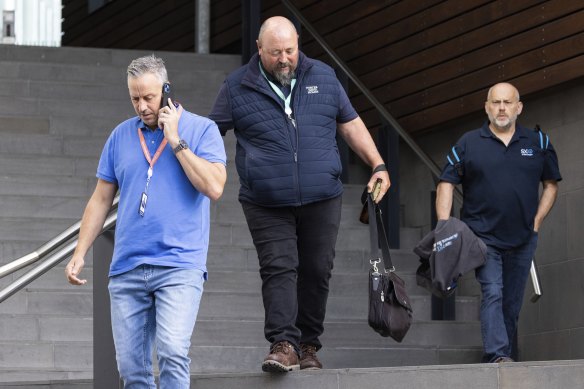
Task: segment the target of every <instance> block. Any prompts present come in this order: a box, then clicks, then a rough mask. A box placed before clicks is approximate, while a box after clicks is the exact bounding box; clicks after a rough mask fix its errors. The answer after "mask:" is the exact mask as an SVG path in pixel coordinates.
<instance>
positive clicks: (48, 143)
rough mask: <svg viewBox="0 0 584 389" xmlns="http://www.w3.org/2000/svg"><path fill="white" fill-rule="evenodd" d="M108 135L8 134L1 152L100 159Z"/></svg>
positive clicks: (0, 149)
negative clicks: (65, 136) (64, 136)
mask: <svg viewBox="0 0 584 389" xmlns="http://www.w3.org/2000/svg"><path fill="white" fill-rule="evenodd" d="M106 140H107V137H105V136H99V137H97V136H95V137H72V136H68V137H67V138H63V136H62V135H52V134H51V135H49V134H46V135H45V134H12V133H10V134H8V135H7V136H6V141H3V142H2V144H1V145H0V153H8V154H10V153H18V154H21V155H27V154H31V155H55V156H72V157H84V158H94V159H99V156H100V155H101V151H102V149H103V145H104V144H105V141H106Z"/></svg>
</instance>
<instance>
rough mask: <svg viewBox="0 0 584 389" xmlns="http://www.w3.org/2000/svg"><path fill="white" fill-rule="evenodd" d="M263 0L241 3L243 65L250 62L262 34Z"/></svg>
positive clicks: (243, 0) (246, 0) (243, 1)
mask: <svg viewBox="0 0 584 389" xmlns="http://www.w3.org/2000/svg"><path fill="white" fill-rule="evenodd" d="M261 13H262V2H261V0H242V1H241V64H242V65H245V64H247V63H248V62H249V60H250V59H251V57H252V56H253V54H254V53H255V52H256V44H255V41H256V39H257V37H258V33H259V32H260V18H261Z"/></svg>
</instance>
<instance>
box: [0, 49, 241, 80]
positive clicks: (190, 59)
mask: <svg viewBox="0 0 584 389" xmlns="http://www.w3.org/2000/svg"><path fill="white" fill-rule="evenodd" d="M150 54H153V52H152V51H144V50H119V49H95V48H81V47H43V46H14V45H0V58H2V61H6V62H9V61H10V62H20V63H41V64H60V65H65V66H76V65H84V66H91V67H94V68H104V67H105V68H113V69H120V70H121V71H122V72H123V74H125V70H126V67H127V66H128V65H129V64H130V62H131V61H132V60H133V59H135V58H138V57H142V56H145V55H150ZM154 54H155V55H157V56H160V57H161V58H162V59H164V61H165V64H166V66H167V67H168V68H169V69H176V70H177V71H178V70H181V71H185V72H189V71H193V70H197V69H213V70H216V71H223V72H230V71H232V70H234V69H236V68H237V67H239V66H240V65H241V57H240V56H238V55H224V54H195V53H182V52H170V51H162V52H154ZM51 74H52V73H48V74H47V77H49V76H50V75H51Z"/></svg>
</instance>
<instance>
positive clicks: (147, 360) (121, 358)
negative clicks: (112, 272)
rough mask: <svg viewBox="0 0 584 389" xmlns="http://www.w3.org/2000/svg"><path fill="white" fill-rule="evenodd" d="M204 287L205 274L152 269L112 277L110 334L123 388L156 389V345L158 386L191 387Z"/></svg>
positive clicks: (145, 268)
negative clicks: (193, 347)
mask: <svg viewBox="0 0 584 389" xmlns="http://www.w3.org/2000/svg"><path fill="white" fill-rule="evenodd" d="M203 283H204V272H203V271H201V270H197V269H182V268H173V267H162V266H150V265H141V266H138V267H137V268H135V269H133V270H130V271H128V272H126V273H123V274H119V275H116V276H113V277H110V280H109V293H110V300H111V316H112V331H113V335H114V344H115V347H116V360H117V363H118V370H119V372H120V377H121V378H122V379H123V381H124V388H126V389H138V388H139V389H143V388H156V385H155V383H154V374H153V371H152V352H153V344H154V341H156V349H157V352H158V365H159V368H160V387H161V388H162V389H171V388H172V389H175V388H176V389H179V388H189V385H190V374H189V364H190V358H189V357H188V353H189V347H190V345H191V335H192V333H193V329H194V327H195V320H196V318H197V312H198V311H199V302H200V301H201V296H202V294H203ZM96 319H98V318H96Z"/></svg>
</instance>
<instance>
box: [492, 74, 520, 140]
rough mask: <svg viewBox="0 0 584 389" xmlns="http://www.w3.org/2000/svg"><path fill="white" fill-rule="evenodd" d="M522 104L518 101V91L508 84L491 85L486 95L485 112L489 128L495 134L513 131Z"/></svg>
mask: <svg viewBox="0 0 584 389" xmlns="http://www.w3.org/2000/svg"><path fill="white" fill-rule="evenodd" d="M522 110H523V104H522V103H521V101H520V100H519V91H518V90H517V88H515V87H514V86H513V85H511V84H509V83H508V82H501V83H499V84H495V85H493V86H492V87H491V88H490V89H489V93H488V94H487V101H486V102H485V112H486V113H487V116H488V117H489V122H490V127H491V129H492V130H493V131H495V132H497V133H503V132H507V131H510V132H511V133H513V132H514V131H515V122H516V121H517V116H519V114H521V111H522Z"/></svg>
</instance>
